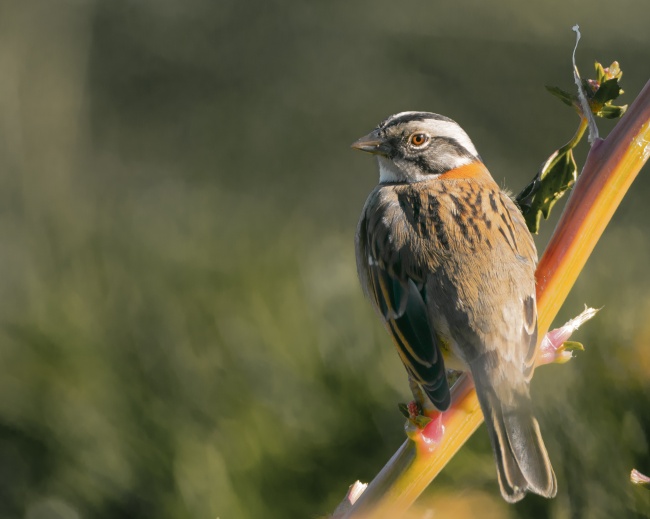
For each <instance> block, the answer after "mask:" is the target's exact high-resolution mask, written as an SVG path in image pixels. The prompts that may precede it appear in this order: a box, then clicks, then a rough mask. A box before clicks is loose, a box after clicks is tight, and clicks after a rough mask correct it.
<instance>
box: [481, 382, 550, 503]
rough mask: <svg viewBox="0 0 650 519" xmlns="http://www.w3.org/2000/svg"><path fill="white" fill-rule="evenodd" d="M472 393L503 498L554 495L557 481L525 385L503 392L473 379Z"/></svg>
mask: <svg viewBox="0 0 650 519" xmlns="http://www.w3.org/2000/svg"><path fill="white" fill-rule="evenodd" d="M476 378H477V377H475V382H476V392H477V395H478V399H479V403H480V404H481V409H482V411H483V415H484V417H485V424H486V426H487V429H488V433H489V435H490V441H491V443H492V450H493V451H494V456H495V458H496V463H497V472H498V475H499V485H500V486H501V494H502V495H503V498H504V499H505V500H506V501H508V502H510V503H515V502H517V501H519V500H520V499H522V498H523V497H524V495H525V494H526V492H527V491H530V492H534V493H536V494H539V495H541V496H544V497H549V498H550V497H555V494H556V492H557V481H556V479H555V473H554V472H553V467H552V466H551V461H550V460H549V457H548V453H547V452H546V447H545V446H544V441H543V440H542V435H541V433H540V430H539V424H538V423H537V420H536V419H535V416H534V415H533V411H532V406H531V400H530V395H529V393H528V384H526V383H523V384H522V385H521V386H520V388H518V389H519V390H514V391H513V390H512V387H510V389H509V390H508V391H507V395H506V396H507V398H504V395H498V393H501V392H500V391H498V388H495V387H494V386H493V385H491V384H487V383H484V382H486V381H482V380H480V378H481V377H480V375H479V377H478V378H479V380H477V379H476Z"/></svg>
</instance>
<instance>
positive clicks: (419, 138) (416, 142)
mask: <svg viewBox="0 0 650 519" xmlns="http://www.w3.org/2000/svg"><path fill="white" fill-rule="evenodd" d="M428 140H429V136H428V135H427V134H426V133H414V134H413V135H411V139H410V141H411V144H412V145H413V146H415V147H417V148H419V147H421V146H424V145H425V144H426V143H427V141H428Z"/></svg>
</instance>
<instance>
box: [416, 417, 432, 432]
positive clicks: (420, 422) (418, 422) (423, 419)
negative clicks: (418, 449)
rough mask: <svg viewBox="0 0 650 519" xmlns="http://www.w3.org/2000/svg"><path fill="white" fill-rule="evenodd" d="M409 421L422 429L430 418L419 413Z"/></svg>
mask: <svg viewBox="0 0 650 519" xmlns="http://www.w3.org/2000/svg"><path fill="white" fill-rule="evenodd" d="M411 421H412V422H413V423H414V424H415V425H417V426H418V427H419V428H420V429H424V428H425V427H426V426H427V424H428V423H429V422H430V421H431V418H429V417H428V416H425V415H423V414H421V415H418V416H416V417H415V419H411Z"/></svg>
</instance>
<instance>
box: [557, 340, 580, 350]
mask: <svg viewBox="0 0 650 519" xmlns="http://www.w3.org/2000/svg"><path fill="white" fill-rule="evenodd" d="M562 348H563V349H564V350H565V351H585V347H584V346H583V345H582V343H580V342H576V341H566V342H565V343H564V344H563V345H562Z"/></svg>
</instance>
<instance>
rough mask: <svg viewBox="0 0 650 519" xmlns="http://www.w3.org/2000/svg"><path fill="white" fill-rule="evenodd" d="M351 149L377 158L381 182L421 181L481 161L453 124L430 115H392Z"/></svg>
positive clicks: (471, 145)
mask: <svg viewBox="0 0 650 519" xmlns="http://www.w3.org/2000/svg"><path fill="white" fill-rule="evenodd" d="M352 147H353V148H355V149H357V150H361V151H366V152H368V153H372V154H373V155H377V158H378V160H379V181H380V182H381V183H391V182H420V181H423V180H429V179H431V178H433V177H435V176H437V175H441V174H443V173H445V172H447V171H450V170H452V169H455V168H458V167H461V166H464V165H466V164H470V163H472V162H477V161H480V158H479V155H478V153H477V151H476V148H475V147H474V144H472V141H471V140H470V138H469V137H468V136H467V134H466V133H465V131H464V130H463V129H462V128H461V127H460V126H458V124H457V123H456V122H455V121H452V120H451V119H449V118H448V117H444V116H442V115H438V114H434V113H430V112H401V113H399V114H395V115H391V116H390V117H389V118H388V119H386V120H385V121H383V122H382V123H380V124H379V126H377V128H375V129H374V130H373V131H372V132H370V133H369V134H368V135H366V136H364V137H361V139H359V140H358V141H356V142H355V143H354V144H352Z"/></svg>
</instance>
